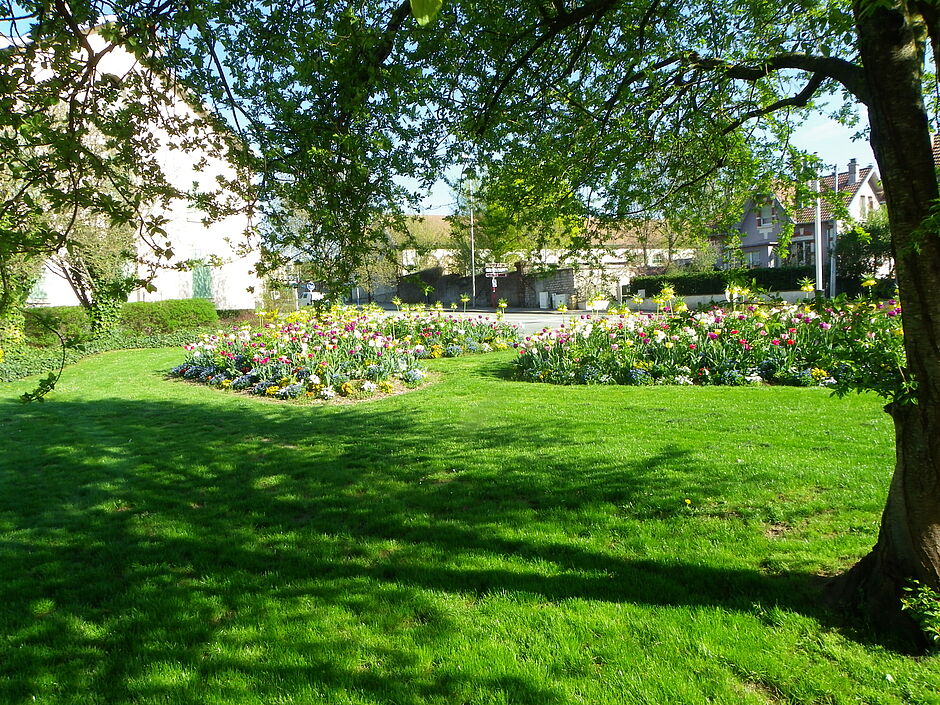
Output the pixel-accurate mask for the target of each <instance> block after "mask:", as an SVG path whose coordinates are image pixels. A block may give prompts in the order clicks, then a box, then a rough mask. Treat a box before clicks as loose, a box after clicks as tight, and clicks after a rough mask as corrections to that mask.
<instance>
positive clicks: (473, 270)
mask: <svg viewBox="0 0 940 705" xmlns="http://www.w3.org/2000/svg"><path fill="white" fill-rule="evenodd" d="M470 286H471V288H472V290H473V298H472V299H471V300H472V301H473V305H474V306H476V303H477V250H476V242H475V240H474V238H473V182H472V181H471V182H470Z"/></svg>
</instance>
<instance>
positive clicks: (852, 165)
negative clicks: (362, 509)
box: [848, 159, 858, 186]
mask: <svg viewBox="0 0 940 705" xmlns="http://www.w3.org/2000/svg"><path fill="white" fill-rule="evenodd" d="M857 181H858V160H857V159H853V160H851V161H850V162H849V180H848V185H849V186H853V185H855V182H857Z"/></svg>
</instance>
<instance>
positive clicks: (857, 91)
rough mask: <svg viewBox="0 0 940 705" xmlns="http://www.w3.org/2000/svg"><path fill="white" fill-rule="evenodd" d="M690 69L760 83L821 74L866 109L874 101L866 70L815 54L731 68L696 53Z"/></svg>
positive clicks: (690, 63)
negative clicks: (779, 76) (782, 74)
mask: <svg viewBox="0 0 940 705" xmlns="http://www.w3.org/2000/svg"><path fill="white" fill-rule="evenodd" d="M688 65H689V67H690V68H691V69H692V70H702V71H718V72H721V73H723V74H724V75H725V76H727V77H728V78H734V79H738V80H742V81H752V82H753V81H758V80H760V79H761V78H765V77H766V76H769V75H770V74H772V73H775V72H777V71H783V70H785V69H796V70H798V71H807V72H810V73H812V74H820V75H822V76H823V77H824V78H831V79H833V80H834V81H838V82H839V83H841V84H842V85H843V86H844V87H845V88H846V90H848V91H849V92H850V93H851V94H852V95H854V96H855V97H856V98H857V99H858V100H859V101H860V102H862V103H864V104H865V105H868V104H869V101H870V100H871V97H870V96H869V93H868V87H867V86H866V85H865V76H864V73H863V72H862V68H861V67H860V66H858V65H856V64H853V63H851V62H849V61H845V60H844V59H837V58H835V57H828V56H813V55H811V54H778V55H776V56H771V57H769V58H767V59H765V60H763V61H761V62H760V63H757V64H755V65H752V66H748V65H745V64H729V63H728V62H726V61H723V60H722V59H714V58H702V57H700V56H699V55H698V54H696V53H695V52H692V53H690V54H689V55H688Z"/></svg>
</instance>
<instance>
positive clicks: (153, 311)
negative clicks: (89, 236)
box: [24, 299, 254, 347]
mask: <svg viewBox="0 0 940 705" xmlns="http://www.w3.org/2000/svg"><path fill="white" fill-rule="evenodd" d="M253 316H254V312H252V317H253ZM242 320H251V318H245V319H242ZM218 323H219V316H218V314H217V313H216V310H215V307H214V306H213V305H212V302H211V301H209V300H207V299H167V300H166V301H147V302H137V303H127V304H124V307H123V309H122V310H121V316H120V321H119V326H120V329H121V330H122V331H125V332H129V333H133V334H138V335H164V334H167V333H175V332H177V331H190V330H195V329H197V328H206V327H212V326H217V325H218ZM50 328H51V329H54V330H56V331H58V332H59V334H60V335H61V336H62V337H63V338H65V340H66V342H67V343H70V344H74V343H78V342H82V341H85V340H89V339H91V337H92V333H91V319H90V318H89V317H88V314H87V313H86V311H85V309H83V308H82V307H81V306H50V307H48V308H38V307H37V308H30V309H27V311H26V323H25V326H24V333H25V334H26V340H27V341H28V342H29V344H30V345H34V346H38V347H47V346H56V345H58V344H59V338H58V336H57V335H56V334H55V333H54V332H52V330H50Z"/></svg>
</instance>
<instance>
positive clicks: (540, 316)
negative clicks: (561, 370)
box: [458, 309, 587, 335]
mask: <svg viewBox="0 0 940 705" xmlns="http://www.w3.org/2000/svg"><path fill="white" fill-rule="evenodd" d="M585 313H587V312H586V311H573V312H571V311H569V312H568V313H558V311H542V310H539V309H534V310H524V309H515V310H513V309H509V310H508V311H506V313H505V315H504V320H506V321H508V322H509V323H515V324H516V325H517V326H519V330H520V332H521V333H522V334H523V335H529V334H531V333H536V332H538V331H540V330H542V329H543V328H557V327H558V326H560V325H562V324H563V323H566V322H568V321H570V320H571V319H572V318H579V317H580V316H581V315H583V314H585ZM458 314H459V315H463V313H462V312H458ZM481 314H482V315H484V316H490V317H495V315H496V314H495V313H494V312H493V310H492V309H478V310H475V311H467V314H466V315H467V316H478V315H481Z"/></svg>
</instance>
